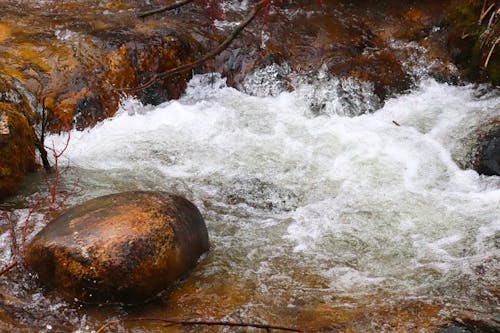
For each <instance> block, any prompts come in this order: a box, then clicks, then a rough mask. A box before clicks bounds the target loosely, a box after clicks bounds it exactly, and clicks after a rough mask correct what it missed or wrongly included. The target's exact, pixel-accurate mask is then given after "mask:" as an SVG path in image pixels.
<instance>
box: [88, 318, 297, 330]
mask: <svg viewBox="0 0 500 333" xmlns="http://www.w3.org/2000/svg"><path fill="white" fill-rule="evenodd" d="M134 321H159V322H163V323H166V324H170V325H184V326H200V325H202V326H227V327H250V328H258V329H262V330H266V331H267V332H271V330H279V331H285V332H302V333H303V332H305V331H304V330H301V329H297V328H289V327H283V326H275V325H266V324H253V323H233V322H228V321H207V320H202V321H195V320H179V319H166V318H130V319H118V320H113V321H109V322H107V323H105V324H104V325H103V326H101V327H100V328H99V329H98V330H97V332H96V333H102V332H104V330H105V329H106V328H107V327H109V326H112V325H115V324H119V323H122V322H134Z"/></svg>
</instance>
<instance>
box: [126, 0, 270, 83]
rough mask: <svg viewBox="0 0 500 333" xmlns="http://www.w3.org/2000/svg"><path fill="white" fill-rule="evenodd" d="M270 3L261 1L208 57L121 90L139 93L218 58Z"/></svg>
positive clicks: (265, 0) (264, 0)
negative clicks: (162, 80) (156, 83)
mask: <svg viewBox="0 0 500 333" xmlns="http://www.w3.org/2000/svg"><path fill="white" fill-rule="evenodd" d="M270 2H271V0H261V1H259V2H258V3H257V4H256V5H255V7H254V8H253V9H252V11H251V12H250V13H249V14H248V15H247V16H246V17H245V19H244V20H243V22H241V23H240V24H239V25H238V26H237V27H236V28H235V29H234V30H233V32H232V33H231V34H230V35H229V37H227V38H226V39H225V40H224V41H223V42H222V43H221V44H219V46H217V47H216V48H215V49H214V50H212V51H211V52H209V53H207V54H206V55H204V56H203V57H201V58H200V59H198V60H196V61H193V62H191V63H189V64H185V65H182V66H179V67H175V68H173V69H171V70H168V71H166V72H163V73H159V74H156V75H154V76H153V77H152V78H151V79H150V80H149V81H148V82H146V83H144V84H142V85H140V86H138V87H135V88H121V89H120V90H123V91H137V90H142V89H146V88H149V87H151V86H152V85H153V84H155V82H157V81H158V80H161V79H166V78H168V77H170V76H172V75H175V74H179V73H182V72H186V71H189V70H192V69H194V68H196V67H198V66H200V65H202V64H203V63H205V62H206V61H208V60H210V59H212V58H214V57H216V56H217V55H219V54H220V53H222V51H224V50H225V49H227V48H228V46H229V45H231V43H232V42H233V41H234V40H235V39H236V37H238V35H239V34H240V33H241V32H242V31H243V30H244V29H245V28H246V27H247V26H248V25H249V24H250V23H251V22H252V21H253V20H254V19H255V17H256V16H257V14H259V12H260V11H261V10H262V9H264V8H266V7H267V6H268V5H269V4H270Z"/></svg>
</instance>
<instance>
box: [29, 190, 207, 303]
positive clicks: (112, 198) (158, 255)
mask: <svg viewBox="0 0 500 333" xmlns="http://www.w3.org/2000/svg"><path fill="white" fill-rule="evenodd" d="M208 249H209V241H208V232H207V229H206V226H205V223H204V221H203V218H202V216H201V214H200V212H199V211H198V209H197V208H196V207H195V206H194V205H193V204H192V203H191V202H189V201H187V200H186V199H184V198H182V197H179V196H175V195H170V194H167V193H164V192H126V193H121V194H113V195H108V196H104V197H100V198H96V199H93V200H90V201H88V202H86V203H83V204H81V205H78V206H75V207H73V208H71V209H69V210H67V211H66V212H64V213H63V214H62V215H60V216H59V217H57V218H56V219H55V220H53V221H52V222H51V223H49V224H48V225H47V226H46V227H45V228H44V229H43V230H42V231H41V232H40V233H39V234H38V235H36V236H35V238H34V240H33V241H32V242H31V244H30V245H29V247H28V249H27V254H26V262H27V263H28V265H29V266H30V267H31V268H32V269H33V270H34V271H35V272H36V273H38V276H39V279H40V282H41V283H42V284H43V285H44V286H46V287H47V288H49V289H52V290H56V291H57V292H60V293H61V294H62V295H63V296H64V297H65V298H67V299H73V298H77V299H79V300H82V301H87V302H107V301H122V302H127V303H134V302H138V301H143V300H146V299H148V298H151V297H153V296H155V295H156V294H157V293H158V292H160V291H162V290H163V289H166V288H168V287H169V286H171V285H172V284H173V283H174V282H175V281H176V280H177V279H178V278H180V277H182V276H184V275H185V274H186V273H187V272H188V271H189V270H190V269H191V268H193V266H194V265H195V264H196V262H197V261H198V259H199V257H200V256H201V255H202V254H203V253H204V252H206V251H207V250H208Z"/></svg>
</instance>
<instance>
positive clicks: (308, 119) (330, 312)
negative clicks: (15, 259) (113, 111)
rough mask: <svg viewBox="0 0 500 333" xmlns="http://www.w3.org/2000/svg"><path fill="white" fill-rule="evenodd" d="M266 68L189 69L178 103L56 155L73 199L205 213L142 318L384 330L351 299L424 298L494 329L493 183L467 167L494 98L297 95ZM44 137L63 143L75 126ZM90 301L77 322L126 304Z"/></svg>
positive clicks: (390, 306)
mask: <svg viewBox="0 0 500 333" xmlns="http://www.w3.org/2000/svg"><path fill="white" fill-rule="evenodd" d="M269 73H270V74H269ZM269 73H268V74H269V77H268V78H267V79H266V80H267V81H266V84H265V85H264V86H262V84H260V85H259V84H256V83H255V82H254V81H258V80H256V79H255V78H254V81H252V79H251V78H250V79H248V80H247V82H246V83H245V86H244V87H243V89H242V90H243V91H244V92H242V91H238V90H236V89H233V88H230V87H227V86H226V84H225V81H224V79H223V78H220V77H219V76H218V75H216V74H208V75H200V76H195V77H194V78H193V79H192V81H191V82H190V84H189V87H188V89H187V91H186V93H185V95H184V96H183V97H182V98H180V99H179V100H176V101H169V102H166V103H164V104H161V105H159V106H146V105H142V104H141V103H140V102H138V101H136V100H133V99H126V100H124V101H123V102H122V106H121V108H120V111H119V112H118V114H117V115H116V116H115V117H113V118H111V119H108V120H105V121H103V122H102V123H100V124H98V125H97V126H96V127H94V128H92V129H89V130H86V131H83V132H77V131H74V132H72V133H71V139H70V144H69V147H68V149H67V150H66V151H65V153H64V155H63V157H62V158H61V163H62V164H63V165H64V166H65V167H64V173H63V174H62V186H63V187H67V188H71V187H72V186H73V184H75V182H76V181H77V191H75V192H74V194H73V195H72V196H71V197H70V198H69V201H68V203H69V204H74V203H78V202H82V201H84V200H86V199H90V198H93V197H97V196H99V195H104V194H109V193H114V192H119V191H128V190H161V191H169V192H174V193H177V194H180V195H183V196H185V197H187V198H188V199H190V200H192V201H193V202H194V203H195V204H196V205H197V206H198V207H199V209H200V211H201V212H202V214H203V216H204V218H205V220H206V223H207V226H208V230H209V234H210V239H211V244H212V245H211V251H210V253H209V254H208V255H207V256H206V257H205V258H203V260H202V261H201V263H200V265H199V266H198V267H197V269H196V270H195V271H194V273H193V275H192V276H191V277H190V278H188V279H187V280H186V281H184V282H183V283H184V284H183V283H181V284H180V285H179V286H178V287H177V289H176V290H175V291H174V292H173V295H171V296H170V297H173V298H174V299H175V302H176V304H171V303H169V301H168V297H165V300H164V301H163V302H162V303H161V304H160V305H154V304H153V305H149V306H148V307H147V308H148V310H139V313H142V314H144V313H145V314H147V315H151V314H154V315H163V316H168V315H169V314H175V315H177V316H190V317H191V318H193V316H195V315H198V316H200V317H203V318H216V319H225V320H232V321H238V320H244V321H254V322H271V323H277V324H282V325H288V326H295V327H303V328H311V329H313V328H314V329H319V328H322V327H328V325H333V324H335V323H344V322H347V321H355V320H358V321H359V322H360V324H359V326H357V327H358V328H359V329H362V330H363V329H375V330H382V329H383V326H377V325H383V324H382V323H381V322H380V321H378V319H377V318H379V317H377V316H376V315H374V317H373V318H372V317H370V316H369V315H367V314H364V317H360V315H359V314H357V312H356V310H355V309H357V308H358V309H362V310H363V311H365V312H370V311H373V312H374V313H384V311H386V312H389V313H394V312H398V311H399V312H401V311H403V310H404V309H403V310H401V309H400V308H398V305H397V304H406V305H405V306H406V307H408V308H411V307H412V306H413V305H412V304H416V303H418V304H419V305H418V309H420V310H419V311H420V313H422V311H424V310H421V309H422V307H425V309H426V310H425V311H427V312H425V314H422V316H428V317H432V318H434V319H433V320H439V318H454V317H457V316H458V317H460V316H463V315H464V314H466V315H467V316H470V317H474V318H479V319H482V320H487V321H490V322H491V321H493V322H495V318H498V315H499V313H500V312H499V304H498V292H499V284H498V281H499V275H500V267H499V261H498V260H499V254H500V251H499V248H500V238H499V237H500V177H496V176H491V177H488V176H482V175H479V174H477V173H476V172H475V171H473V170H472V169H471V168H470V161H471V159H472V156H473V155H474V145H475V144H476V142H477V139H478V137H479V136H480V134H481V133H484V132H485V131H487V129H488V126H489V124H490V123H491V122H492V121H493V120H494V119H498V118H499V117H500V95H499V94H498V92H497V91H492V90H491V89H489V90H488V89H486V88H485V87H480V86H479V87H478V86H452V85H448V84H444V83H438V82H436V81H434V80H432V79H423V80H422V81H420V83H418V84H417V85H416V86H415V87H414V88H413V89H412V90H411V91H409V92H407V93H405V94H402V95H399V96H396V97H394V98H391V99H389V100H388V101H386V102H385V103H384V104H383V105H382V104H381V103H380V102H379V101H378V99H377V98H376V97H375V95H373V93H372V91H371V88H370V86H369V85H368V86H367V85H363V84H359V83H356V82H354V81H350V80H343V81H342V80H337V79H335V78H323V79H322V80H321V81H317V80H316V81H314V80H312V81H311V80H309V81H308V80H302V81H300V80H298V81H297V82H298V83H297V85H296V89H295V90H294V91H293V92H287V91H283V89H280V87H279V82H276V80H274V81H273V76H272V75H271V74H272V73H273V70H272V69H270V70H269ZM320 76H321V75H320ZM299 81H300V82H299ZM263 88H265V89H263ZM47 140H48V141H47V142H49V143H50V142H54V145H55V147H56V149H61V148H62V147H63V146H64V143H65V142H66V137H65V135H62V136H51V137H49V138H48V139H47ZM40 182H41V180H40ZM22 213H23V211H22V210H19V214H22ZM38 223H39V226H38V227H39V228H40V227H41V225H43V223H46V222H44V221H43V220H40V219H39V222H38ZM3 239H4V241H5V240H6V236H5V235H4V238H3ZM32 297H38V298H39V299H43V301H41V300H38V302H39V303H38V304H39V306H45V307H46V306H47V304H50V306H55V304H59V306H60V307H62V308H69V309H72V305H68V304H64V303H58V302H59V301H57V302H56V301H52V300H50V299H46V298H45V296H42V295H41V294H40V293H36V294H35V295H33V296H32ZM35 304H36V302H35ZM179 304H180V305H179ZM395 304H396V305H395ZM380 309H382V310H380ZM57 311H59V310H55V312H57ZM68 311H69V310H68ZM79 311H80V310H71V311H70V314H68V316H73V319H72V322H73V323H74V324H75V329H76V330H78V331H80V332H87V331H89V332H90V331H91V330H92V329H95V327H97V326H98V325H97V326H96V323H99V322H101V323H102V322H103V321H104V320H106V319H113V318H117V316H126V315H127V314H128V313H129V312H128V311H129V310H124V309H119V310H116V311H115V310H112V311H110V312H109V313H108V314H107V315H105V316H102V315H101V317H99V315H98V314H93V315H88V314H85V315H82V313H81V312H79ZM113 311H115V312H113ZM134 311H137V310H134ZM141 311H144V313H143V312H141ZM341 311H344V312H345V313H348V315H345V316H344V317H342V316H341V315H340V314H339V313H340V312H341ZM391 311H392V312H391ZM404 311H407V312H408V313H410V314H411V313H412V311H411V310H404ZM419 311H416V312H417V313H418V312H419ZM95 312H99V311H95ZM430 312H432V314H429V313H430ZM96 318H97V319H96ZM356 318H357V319H356ZM374 318H375V319H374ZM396 318H399V317H397V315H396ZM395 320H400V321H401V320H402V319H401V318H399V319H395ZM406 321H407V323H408V325H410V326H408V330H411V327H414V326H415V325H416V326H419V325H420V322H419V319H415V318H414V317H412V316H411V315H409V316H408V318H407V319H406ZM496 323H497V324H498V322H496ZM411 325H414V326H411ZM332 327H333V326H332ZM403 327H404V326H403ZM228 332H229V331H228Z"/></svg>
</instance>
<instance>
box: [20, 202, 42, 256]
mask: <svg viewBox="0 0 500 333" xmlns="http://www.w3.org/2000/svg"><path fill="white" fill-rule="evenodd" d="M41 203H42V199H39V200H37V201H36V202H35V204H34V205H33V206H31V208H30V210H29V211H28V216H26V218H25V219H24V226H23V229H22V235H21V253H22V257H23V258H25V257H26V238H28V227H29V225H30V219H31V215H33V213H34V212H35V209H37V208H38V207H39V206H40V204H41Z"/></svg>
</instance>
